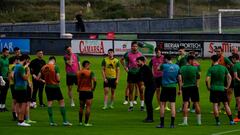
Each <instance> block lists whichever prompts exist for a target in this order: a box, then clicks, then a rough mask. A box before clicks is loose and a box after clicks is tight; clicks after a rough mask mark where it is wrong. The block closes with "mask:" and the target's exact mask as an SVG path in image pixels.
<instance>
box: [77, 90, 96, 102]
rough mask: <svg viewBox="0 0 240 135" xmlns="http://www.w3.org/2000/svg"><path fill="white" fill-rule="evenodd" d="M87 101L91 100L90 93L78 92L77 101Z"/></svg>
mask: <svg viewBox="0 0 240 135" xmlns="http://www.w3.org/2000/svg"><path fill="white" fill-rule="evenodd" d="M88 99H93V92H92V91H79V100H80V101H86V100H88Z"/></svg>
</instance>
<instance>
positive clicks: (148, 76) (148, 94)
mask: <svg viewBox="0 0 240 135" xmlns="http://www.w3.org/2000/svg"><path fill="white" fill-rule="evenodd" d="M137 64H138V66H139V67H140V71H139V73H140V76H141V80H142V81H143V82H144V85H145V93H144V100H145V101H144V102H145V105H146V108H147V117H146V119H144V121H143V122H146V123H151V122H153V106H152V100H153V96H154V92H155V84H154V78H153V74H152V70H151V69H150V67H148V66H147V65H146V59H145V57H143V56H141V57H138V58H137Z"/></svg>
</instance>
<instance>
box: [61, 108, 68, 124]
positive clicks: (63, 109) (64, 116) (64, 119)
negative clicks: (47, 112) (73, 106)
mask: <svg viewBox="0 0 240 135" xmlns="http://www.w3.org/2000/svg"><path fill="white" fill-rule="evenodd" d="M60 112H61V115H62V117H63V122H67V118H66V109H65V107H60Z"/></svg>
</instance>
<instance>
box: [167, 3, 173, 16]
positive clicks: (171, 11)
mask: <svg viewBox="0 0 240 135" xmlns="http://www.w3.org/2000/svg"><path fill="white" fill-rule="evenodd" d="M168 7H169V8H168V9H169V11H168V18H169V19H173V15H174V11H173V8H174V0H169V6H168Z"/></svg>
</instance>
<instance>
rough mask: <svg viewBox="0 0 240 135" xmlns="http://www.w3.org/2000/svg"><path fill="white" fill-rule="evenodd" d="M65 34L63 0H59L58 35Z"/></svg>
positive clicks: (62, 35)
mask: <svg viewBox="0 0 240 135" xmlns="http://www.w3.org/2000/svg"><path fill="white" fill-rule="evenodd" d="M64 35H65V0H60V37H61V38H63V37H64Z"/></svg>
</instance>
